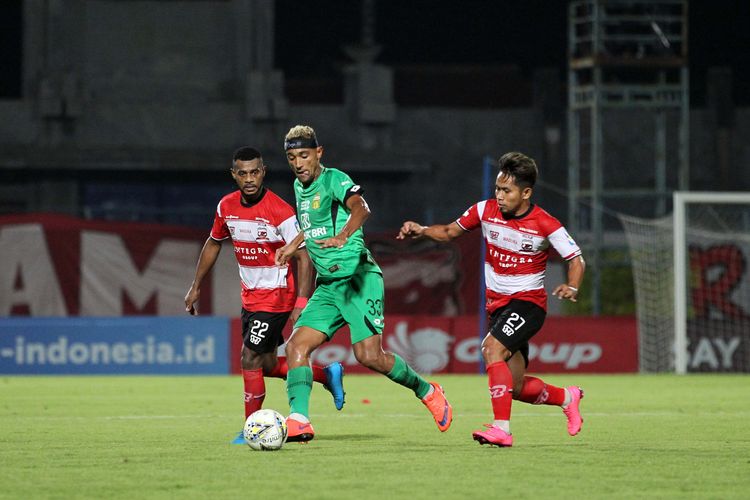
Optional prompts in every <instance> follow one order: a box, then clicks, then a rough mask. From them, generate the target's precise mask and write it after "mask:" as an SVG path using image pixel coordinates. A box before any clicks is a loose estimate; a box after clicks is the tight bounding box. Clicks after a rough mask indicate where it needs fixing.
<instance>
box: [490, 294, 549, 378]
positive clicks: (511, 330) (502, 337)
mask: <svg viewBox="0 0 750 500" xmlns="http://www.w3.org/2000/svg"><path fill="white" fill-rule="evenodd" d="M546 317H547V311H545V310H544V309H542V308H541V307H539V306H538V305H536V304H534V303H532V302H528V301H526V300H518V299H513V300H511V301H510V302H509V303H508V304H506V305H504V306H503V307H501V308H499V309H497V310H495V312H493V313H492V316H490V333H491V334H492V336H493V337H495V338H496V339H497V340H499V341H500V343H501V344H503V345H504V346H505V348H506V349H508V350H509V351H510V352H512V353H514V354H515V353H516V352H518V351H520V352H521V354H522V355H523V359H524V361H525V362H526V366H529V340H530V339H531V337H533V336H534V335H536V332H538V331H539V330H541V328H542V325H543V324H544V318H546Z"/></svg>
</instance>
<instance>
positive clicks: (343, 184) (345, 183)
mask: <svg viewBox="0 0 750 500" xmlns="http://www.w3.org/2000/svg"><path fill="white" fill-rule="evenodd" d="M351 183H352V181H341V185H342V186H346V185H347V184H351Z"/></svg>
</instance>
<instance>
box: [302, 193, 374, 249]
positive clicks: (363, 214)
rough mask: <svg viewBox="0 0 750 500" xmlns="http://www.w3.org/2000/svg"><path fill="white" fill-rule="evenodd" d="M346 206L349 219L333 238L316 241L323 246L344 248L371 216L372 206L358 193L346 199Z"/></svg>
mask: <svg viewBox="0 0 750 500" xmlns="http://www.w3.org/2000/svg"><path fill="white" fill-rule="evenodd" d="M346 208H348V209H349V219H348V220H347V221H346V224H344V227H342V228H341V231H339V233H338V234H336V235H334V236H333V237H331V238H327V239H325V240H316V241H315V243H317V244H318V245H319V246H320V247H321V248H331V247H336V248H342V247H343V246H344V245H345V244H346V242H347V240H348V239H349V237H350V236H351V235H353V234H354V232H355V231H357V229H359V228H360V227H362V225H363V224H364V223H365V221H366V220H367V218H368V217H369V216H370V207H369V206H367V202H366V201H365V199H364V198H362V196H360V195H358V194H353V195H351V196H349V197H348V198H347V199H346Z"/></svg>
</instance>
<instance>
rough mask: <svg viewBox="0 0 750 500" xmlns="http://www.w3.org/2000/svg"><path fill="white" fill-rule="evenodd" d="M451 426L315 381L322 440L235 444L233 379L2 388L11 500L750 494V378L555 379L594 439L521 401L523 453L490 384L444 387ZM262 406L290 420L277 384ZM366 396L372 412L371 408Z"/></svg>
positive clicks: (3, 466)
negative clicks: (490, 436) (500, 419)
mask: <svg viewBox="0 0 750 500" xmlns="http://www.w3.org/2000/svg"><path fill="white" fill-rule="evenodd" d="M435 378H436V379H438V380H439V381H440V382H441V383H442V384H443V386H444V387H445V389H446V392H447V394H448V396H449V398H450V400H451V402H452V403H453V407H454V410H455V418H454V422H453V427H452V428H451V429H450V430H449V431H448V432H447V433H445V434H441V433H440V432H438V431H437V429H436V427H435V425H434V423H433V421H432V419H431V417H430V416H429V415H428V413H427V411H426V410H425V409H424V407H423V406H422V405H421V404H420V403H419V402H418V401H417V400H416V399H415V398H414V396H413V395H412V393H410V392H409V391H407V390H405V389H402V388H400V387H398V386H396V385H393V384H392V383H391V382H390V381H388V380H387V379H386V378H385V377H377V376H348V377H347V378H346V379H345V382H346V388H347V393H348V394H347V399H348V400H347V404H346V406H345V407H344V410H343V411H342V412H340V413H338V412H336V411H335V410H334V409H333V404H332V402H331V400H330V396H329V395H328V393H326V392H325V391H324V390H322V389H321V388H320V386H316V388H315V390H314V392H313V400H312V418H313V423H314V425H315V430H316V437H315V439H314V440H313V441H312V442H311V443H310V444H307V445H301V444H298V443H288V444H287V445H286V446H284V448H283V449H282V450H281V451H278V452H270V453H269V452H266V453H262V452H253V451H251V450H250V449H248V448H247V447H245V446H236V445H235V446H232V445H230V444H229V441H230V439H231V438H232V437H233V436H234V435H235V434H236V432H237V431H238V430H239V429H240V428H241V424H242V416H241V412H242V403H241V397H240V395H241V381H240V379H239V378H238V377H4V378H0V498H13V499H16V498H18V499H21V498H108V499H110V498H128V499H131V498H180V499H184V498H248V499H263V498H274V499H281V498H304V499H314V498H325V499H328V498H356V499H357V500H362V499H368V498H378V499H388V498H409V499H418V498H433V499H444V498H577V499H587V498H605V497H606V498H644V497H651V498H680V499H685V498H695V499H704V498H722V499H723V498H748V496H750V423H749V422H750V377H748V376H734V375H714V376H687V377H677V376H582V375H575V376H574V375H566V376H564V377H563V376H549V377H545V379H546V380H547V381H548V382H550V383H555V384H564V383H573V382H575V383H577V384H580V385H582V386H583V387H584V388H585V390H586V397H585V399H584V400H583V403H582V411H583V415H584V418H585V424H584V427H583V431H582V432H581V434H580V435H578V436H576V437H574V438H571V437H569V436H568V435H567V433H566V432H565V419H564V417H563V415H562V413H561V411H560V409H559V408H555V407H548V406H530V405H525V404H522V403H514V406H513V433H514V438H515V442H514V446H513V448H506V449H500V448H495V447H487V446H479V445H478V444H477V443H475V442H474V441H472V439H471V431H472V430H474V429H476V428H479V427H480V424H481V423H483V422H487V421H489V420H490V419H491V414H490V409H489V401H488V398H487V395H486V393H487V388H486V380H485V378H484V377H480V376H439V377H435ZM267 385H268V397H267V398H266V405H265V406H266V407H268V408H275V409H277V410H279V411H281V412H282V413H285V412H286V411H287V408H288V407H287V404H286V399H285V392H284V386H283V383H282V382H281V381H278V380H271V381H269V382H268V384H267ZM365 399H367V400H369V401H370V402H369V403H364V402H363V400H365Z"/></svg>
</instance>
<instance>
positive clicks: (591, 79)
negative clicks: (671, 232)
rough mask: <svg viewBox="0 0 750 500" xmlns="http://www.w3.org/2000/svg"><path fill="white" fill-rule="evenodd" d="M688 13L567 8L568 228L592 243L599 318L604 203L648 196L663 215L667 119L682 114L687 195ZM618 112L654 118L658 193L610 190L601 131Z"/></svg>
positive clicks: (634, 7)
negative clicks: (643, 113) (645, 112)
mask: <svg viewBox="0 0 750 500" xmlns="http://www.w3.org/2000/svg"><path fill="white" fill-rule="evenodd" d="M687 10H688V2H687V0H648V1H635V0H581V1H573V2H571V3H570V6H569V13H568V63H569V64H568V127H567V128H568V191H569V198H568V223H567V224H568V227H570V229H571V231H572V232H573V234H580V235H584V234H585V235H588V237H589V238H588V244H587V245H586V246H587V247H588V248H587V255H588V259H587V260H588V261H589V263H590V269H591V278H592V294H593V295H592V308H593V312H594V314H600V312H601V269H602V264H603V263H602V249H603V247H604V225H603V216H604V211H605V207H606V205H605V201H606V200H607V199H608V198H615V197H616V198H620V199H623V198H629V197H630V198H633V199H635V198H636V197H640V198H642V197H644V196H651V197H653V200H654V215H656V216H658V215H664V214H665V213H666V210H667V203H668V201H669V199H670V198H671V192H672V190H671V189H669V188H668V185H667V142H668V135H667V128H668V120H667V113H668V112H675V111H676V112H677V113H678V119H677V124H678V125H677V127H678V133H677V142H678V144H677V156H678V163H679V165H678V172H677V186H676V187H677V188H679V189H680V190H686V189H687V188H688V180H689V154H688V147H689V145H688V132H689V123H690V122H689V118H690V106H689V96H688V76H689V73H688V66H687V60H688V59H687V54H688V46H687V27H688V24H687ZM613 108H619V109H643V110H648V111H649V115H650V116H653V119H654V130H655V135H656V137H655V138H654V139H655V143H654V151H655V153H656V154H655V158H654V160H653V161H654V173H655V175H654V185H653V186H648V187H646V188H643V187H638V188H621V187H620V188H613V187H609V186H607V184H606V182H605V180H606V179H605V178H606V175H607V173H608V170H607V168H606V163H605V154H606V153H607V151H605V147H604V129H605V127H606V126H607V125H617V123H609V122H608V120H607V111H608V110H609V109H613ZM586 174H587V175H586ZM582 207H585V210H583V211H582ZM583 212H585V215H586V216H585V217H584V216H583V215H584V213H583Z"/></svg>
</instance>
